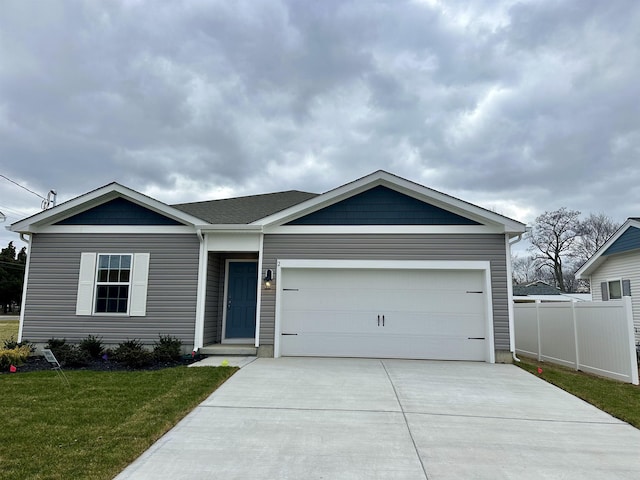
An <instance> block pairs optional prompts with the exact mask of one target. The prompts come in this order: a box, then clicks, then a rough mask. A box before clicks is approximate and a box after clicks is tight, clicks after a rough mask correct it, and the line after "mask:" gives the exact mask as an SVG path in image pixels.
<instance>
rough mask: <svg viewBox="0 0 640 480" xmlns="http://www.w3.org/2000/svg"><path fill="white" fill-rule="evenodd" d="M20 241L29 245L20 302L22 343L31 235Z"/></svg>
mask: <svg viewBox="0 0 640 480" xmlns="http://www.w3.org/2000/svg"><path fill="white" fill-rule="evenodd" d="M20 240H22V241H23V242H25V243H26V244H27V263H26V265H25V267H24V279H23V282H22V301H21V302H20V326H19V327H18V343H20V342H22V330H23V328H24V309H25V306H26V305H27V285H28V283H29V265H30V264H31V234H30V235H29V238H26V237H25V234H24V233H21V234H20Z"/></svg>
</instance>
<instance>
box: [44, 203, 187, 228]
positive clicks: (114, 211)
mask: <svg viewBox="0 0 640 480" xmlns="http://www.w3.org/2000/svg"><path fill="white" fill-rule="evenodd" d="M56 225H182V224H181V223H180V222H176V221H175V220H173V219H172V218H168V217H165V216H164V215H160V214H159V213H156V212H154V211H152V210H149V209H147V208H144V207H141V206H140V205H138V204H136V203H133V202H130V201H129V200H125V199H124V198H116V199H114V200H111V201H109V202H106V203H103V204H102V205H98V206H97V207H93V208H90V209H89V210H85V211H84V212H82V213H78V214H77V215H74V216H73V217H69V218H65V219H64V220H61V221H59V222H58V223H56Z"/></svg>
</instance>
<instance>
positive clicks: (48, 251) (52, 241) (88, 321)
mask: <svg viewBox="0 0 640 480" xmlns="http://www.w3.org/2000/svg"><path fill="white" fill-rule="evenodd" d="M82 252H97V253H140V252H148V253H150V264H149V278H148V289H147V312H146V313H147V314H146V316H145V317H122V316H76V314H75V311H76V295H77V290H78V275H79V268H80V254H81V253H82ZM198 256H199V242H198V239H197V237H196V236H195V235H176V234H172V235H151V234H144V235H133V234H129V235H120V234H118V235H113V234H99V235H97V234H82V235H76V234H35V235H33V239H32V245H31V258H30V266H29V283H28V287H27V299H26V300H27V301H26V306H25V312H24V316H25V321H24V331H23V337H24V338H26V339H28V340H30V341H34V342H46V341H47V340H48V339H49V338H52V337H55V338H66V339H67V340H69V341H78V340H81V339H82V338H85V337H86V336H87V335H98V336H102V337H103V340H104V342H105V343H118V342H120V341H122V340H125V339H128V338H138V339H141V340H142V341H144V342H145V343H153V341H155V340H157V339H158V335H159V334H163V335H165V334H169V335H173V336H175V337H177V338H179V339H180V340H182V342H183V343H184V345H185V347H188V348H190V347H191V346H192V345H193V340H194V329H195V317H196V296H197V285H198Z"/></svg>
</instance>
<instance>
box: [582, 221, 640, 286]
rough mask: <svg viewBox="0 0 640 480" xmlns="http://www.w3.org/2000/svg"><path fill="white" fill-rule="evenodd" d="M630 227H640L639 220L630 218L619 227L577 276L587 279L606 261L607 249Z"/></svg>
mask: <svg viewBox="0 0 640 480" xmlns="http://www.w3.org/2000/svg"><path fill="white" fill-rule="evenodd" d="M629 227H635V228H639V229H640V222H639V221H638V220H634V219H632V218H628V219H627V221H626V222H624V224H623V225H622V226H621V227H620V228H619V229H618V231H617V232H616V233H614V234H613V235H612V236H611V238H610V239H609V240H607V241H606V243H605V244H604V245H602V246H601V247H600V248H599V249H598V251H597V252H596V253H594V254H593V255H592V256H591V258H590V259H589V260H587V261H586V262H585V264H584V265H582V266H581V267H580V268H579V269H578V270H577V271H576V278H578V279H587V278H588V277H589V276H590V275H591V274H592V273H593V272H594V271H595V270H596V269H597V268H598V267H599V266H600V265H602V263H604V261H605V258H604V257H603V256H602V254H603V253H604V252H606V251H607V249H608V248H609V247H610V246H611V245H613V244H614V243H615V242H616V240H618V238H620V237H621V236H622V234H623V233H624V232H626V231H627V230H629Z"/></svg>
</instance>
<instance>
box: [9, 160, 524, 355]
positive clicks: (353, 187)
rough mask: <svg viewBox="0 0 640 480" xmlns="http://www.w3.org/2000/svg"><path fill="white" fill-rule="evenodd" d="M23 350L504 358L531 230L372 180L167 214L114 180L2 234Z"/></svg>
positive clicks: (404, 183)
mask: <svg viewBox="0 0 640 480" xmlns="http://www.w3.org/2000/svg"><path fill="white" fill-rule="evenodd" d="M9 228H10V230H12V231H14V232H18V233H20V234H21V237H22V238H23V239H25V240H26V241H28V242H29V248H28V250H29V256H28V263H27V269H26V275H25V276H26V281H25V291H24V295H23V308H22V312H21V317H20V338H21V339H28V340H29V341H32V342H40V343H43V342H46V341H47V340H48V339H49V338H52V337H55V338H66V339H67V340H68V341H79V340H81V339H82V338H85V337H86V336H87V335H97V336H101V337H102V338H103V341H104V342H105V343H107V344H116V343H118V342H120V341H122V340H124V339H127V338H136V339H140V340H141V341H143V342H145V343H148V344H151V343H152V342H153V341H154V340H157V338H158V335H159V334H162V335H167V334H169V335H172V336H175V337H177V338H179V339H180V340H182V342H183V345H185V346H187V347H188V348H189V349H190V348H193V349H194V350H196V351H198V350H200V349H203V350H202V351H205V350H204V348H205V347H207V346H210V345H217V344H228V345H229V344H250V345H251V346H252V348H255V349H256V351H257V354H258V355H262V356H275V357H279V356H302V355H308V356H341V357H380V358H415V359H423V358H424V359H447V360H477V361H486V362H495V361H503V362H507V361H511V353H510V352H513V350H514V340H513V306H512V302H511V266H510V252H509V249H510V247H509V240H510V239H511V238H513V237H518V236H519V235H521V234H522V233H523V232H524V231H525V225H524V224H522V223H520V222H517V221H515V220H512V219H510V218H507V217H504V216H502V215H499V214H497V213H494V212H491V211H489V210H485V209H483V208H480V207H478V206H476V205H472V204H470V203H467V202H464V201H462V200H459V199H457V198H454V197H451V196H449V195H446V194H444V193H441V192H438V191H435V190H432V189H430V188H427V187H425V186H422V185H418V184H416V183H413V182H411V181H408V180H406V179H403V178H400V177H397V176H394V175H392V174H390V173H387V172H384V171H377V172H374V173H372V174H370V175H368V176H365V177H363V178H360V179H358V180H355V181H353V182H351V183H348V184H346V185H342V186H340V187H338V188H335V189H333V190H330V191H328V192H325V193H323V194H320V195H318V194H313V193H306V192H300V191H286V192H278V193H270V194H265V195H254V196H249V197H241V198H231V199H226V200H214V201H206V202H196V203H185V204H179V205H167V204H164V203H162V202H159V201H158V200H155V199H153V198H150V197H148V196H145V195H143V194H141V193H139V192H137V191H135V190H132V189H129V188H127V187H124V186H122V185H119V184H117V183H111V184H109V185H106V186H103V187H101V188H98V189H96V190H93V191H91V192H88V193H86V194H84V195H81V196H79V197H77V198H75V199H73V200H69V201H67V202H65V203H62V204H60V205H58V206H56V207H54V208H51V209H49V210H45V211H43V212H40V213H38V214H36V215H33V216H31V217H29V218H26V219H24V220H21V221H19V222H16V223H14V224H13V225H11V226H10V227H9Z"/></svg>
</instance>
